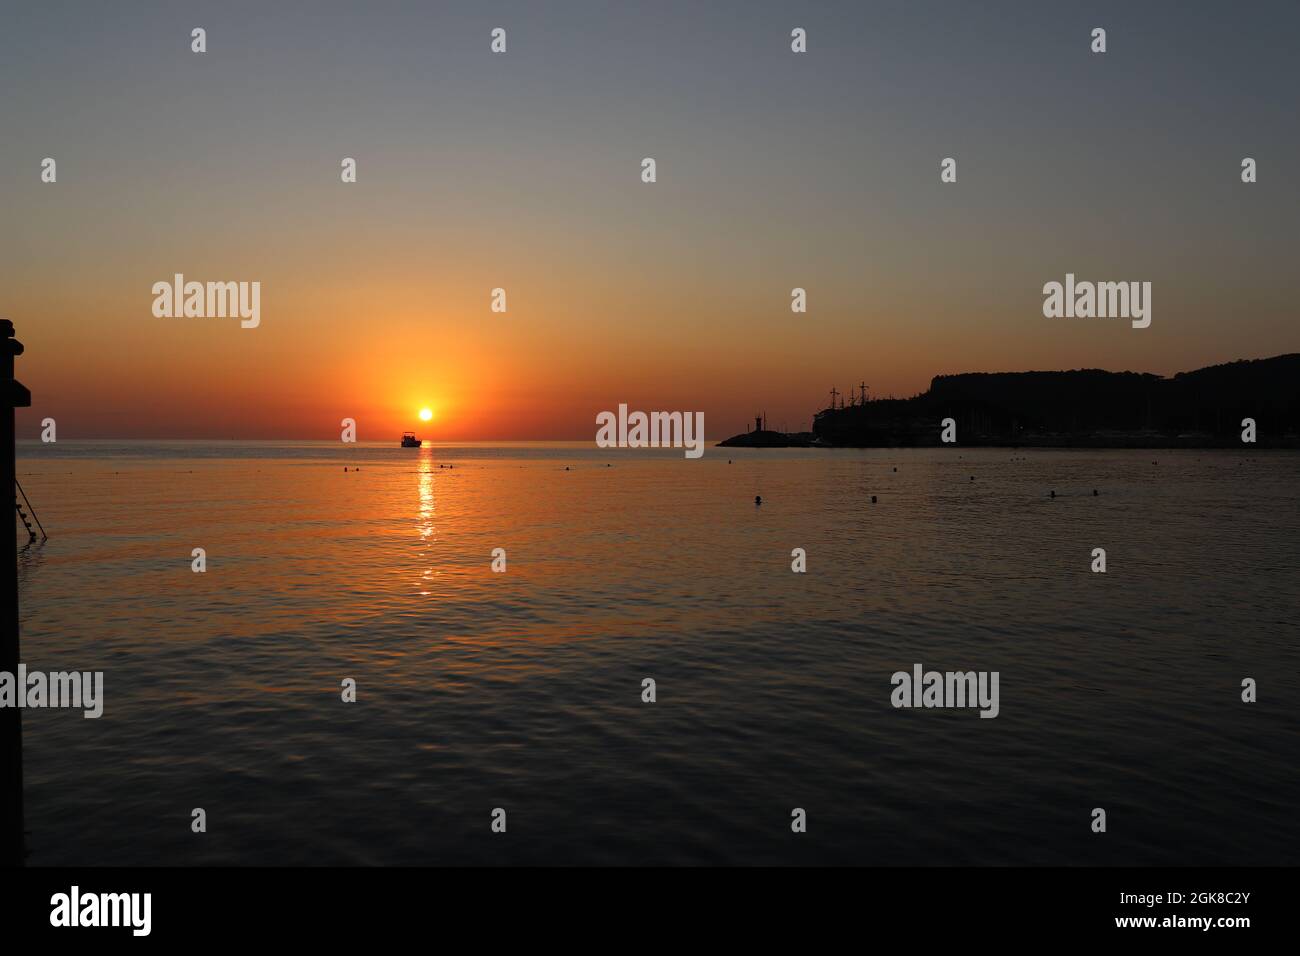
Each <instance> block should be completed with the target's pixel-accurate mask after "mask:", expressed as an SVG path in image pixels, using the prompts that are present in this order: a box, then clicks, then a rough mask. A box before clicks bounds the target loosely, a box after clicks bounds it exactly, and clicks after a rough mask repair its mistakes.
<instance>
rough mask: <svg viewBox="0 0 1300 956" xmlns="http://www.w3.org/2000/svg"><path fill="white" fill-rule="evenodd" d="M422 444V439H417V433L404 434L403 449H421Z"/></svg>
mask: <svg viewBox="0 0 1300 956" xmlns="http://www.w3.org/2000/svg"><path fill="white" fill-rule="evenodd" d="M421 444H422V443H421V441H420V439H418V438H416V437H415V432H402V447H403V448H419V447H420V445H421Z"/></svg>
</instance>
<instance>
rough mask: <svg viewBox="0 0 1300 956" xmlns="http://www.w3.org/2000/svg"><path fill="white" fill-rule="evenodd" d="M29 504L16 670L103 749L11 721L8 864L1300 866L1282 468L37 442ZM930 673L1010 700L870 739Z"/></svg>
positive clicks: (1293, 638) (42, 725) (1295, 498)
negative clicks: (59, 701) (22, 831)
mask: <svg viewBox="0 0 1300 956" xmlns="http://www.w3.org/2000/svg"><path fill="white" fill-rule="evenodd" d="M18 477H19V481H20V482H21V484H22V487H23V490H24V491H25V493H26V495H27V497H28V498H29V500H30V502H31V505H32V506H33V508H34V509H35V513H36V516H37V517H38V518H39V520H40V522H41V525H42V526H43V528H44V532H45V533H46V534H47V535H48V538H47V539H45V540H38V541H37V542H36V543H34V544H27V536H26V533H25V532H23V533H22V534H21V535H17V536H16V546H17V547H20V548H22V550H21V553H20V570H19V594H20V616H21V626H22V636H21V639H22V659H23V661H24V663H25V664H26V665H27V667H28V669H29V670H43V671H72V670H75V671H100V672H102V673H103V675H104V677H103V681H104V684H103V714H102V716H101V717H99V718H98V719H88V718H86V717H84V716H83V714H82V712H81V711H80V710H76V709H54V708H47V709H27V710H25V711H24V713H23V718H22V719H23V732H24V741H23V744H24V770H25V800H26V814H25V828H26V830H27V840H28V847H29V854H30V855H29V857H28V862H29V863H30V864H32V865H60V864H68V865H109V864H119V865H120V864H126V865H136V864H139V865H171V864H179V865H226V864H252V865H418V864H429V865H442V864H527V865H532V864H560V865H566V864H596V865H623V864H646V865H665V864H668V865H679V864H684V865H691V864H728V865H729V864H742V865H743V864H831V865H870V866H876V865H975V864H979V865H1016V864H1019V865H1075V864H1078V865H1134V866H1137V865H1156V864H1165V865H1207V864H1229V865H1233V864H1241V865H1258V864H1278V865H1295V864H1296V863H1298V862H1300V827H1298V826H1297V825H1296V816H1295V815H1296V812H1297V810H1296V807H1297V806H1298V805H1300V697H1298V694H1300V454H1297V453H1295V452H1287V451H1258V452H1256V451H1251V450H1241V451H1237V450H1231V451H1205V450H1197V451H1170V450H1160V451H1132V450H1125V451H1106V450H1041V449H1034V450H1025V449H979V450H971V449H966V450H963V449H958V448H954V449H933V448H931V449H914V450H900V449H875V450H828V449H772V450H758V449H728V448H719V447H709V448H708V449H707V450H706V452H705V454H704V456H703V457H702V458H700V459H698V460H691V459H687V458H686V457H685V456H684V455H683V454H682V452H681V450H680V449H678V450H654V451H650V450H621V449H597V448H594V447H593V446H592V445H591V443H584V444H528V443H523V444H496V445H487V444H485V445H441V444H436V443H427V442H426V444H425V445H424V446H423V447H422V448H420V449H402V448H399V447H396V443H391V444H382V445H381V444H366V443H360V444H355V445H343V444H341V443H337V442H333V443H327V442H319V443H313V442H265V443H234V442H225V443H222V442H215V443H185V442H134V443H128V442H91V441H84V442H78V441H59V442H58V443H57V444H48V445H47V444H42V443H40V442H20V443H19V450H18ZM1053 492H1054V493H1055V495H1054V496H1053ZM760 498H761V504H758V503H756V502H757V500H758V499H760ZM17 530H18V531H20V532H21V531H22V528H21V525H19V526H18V527H17ZM195 549H202V552H201V555H202V566H203V570H202V571H196V570H195V568H196V566H198V564H199V559H198V557H196V550H195ZM796 549H802V560H803V561H804V562H805V565H806V570H804V571H802V572H796V571H795V570H792V567H794V566H795V565H797V564H798V562H799V560H800V558H799V556H798V552H797V550H796ZM1096 549H1102V550H1103V551H1104V553H1105V568H1106V570H1105V572H1104V573H1103V572H1100V571H1096V570H1093V569H1094V567H1096V566H1097V558H1096ZM494 563H495V565H496V568H495V569H494ZM918 664H919V665H921V666H922V668H923V669H924V670H926V671H930V670H936V671H940V672H949V671H959V672H967V671H976V672H988V673H992V672H996V673H997V674H998V675H999V685H998V686H999V698H1000V699H999V706H998V714H997V716H996V717H995V718H991V719H990V718H985V717H981V716H980V711H979V710H978V709H975V708H971V707H951V708H943V707H935V708H925V707H920V708H917V707H896V706H894V702H893V701H892V700H891V697H892V694H893V691H894V689H895V685H894V683H893V675H894V674H896V673H898V672H908V673H911V672H912V670H913V668H914V666H915V665H918ZM647 681H653V685H651V684H648V683H647ZM1245 683H1251V684H1252V685H1253V687H1254V690H1253V693H1251V694H1245V691H1244V690H1243V687H1244V686H1245ZM349 686H351V687H352V688H354V694H355V700H345V697H348V696H351V692H349V691H348V687H349ZM651 687H652V688H653V698H654V699H653V700H652V701H651V700H648V699H647V697H648V696H650V694H649V688H651ZM1243 695H1245V696H1250V697H1254V699H1253V700H1251V701H1247V700H1243ZM1098 809H1101V810H1104V812H1105V816H1104V819H1105V829H1104V831H1101V832H1099V831H1098V829H1097V823H1096V821H1097V820H1098V816H1097V814H1096V812H1095V811H1096V810H1098ZM199 810H201V811H202V814H201V815H200V814H197V813H196V811H199ZM200 817H201V819H202V820H203V822H204V824H205V825H204V826H203V827H202V828H198V827H197V824H196V822H195V821H196V820H198V819H200ZM799 821H802V822H799ZM494 824H495V825H494ZM196 829H201V832H196Z"/></svg>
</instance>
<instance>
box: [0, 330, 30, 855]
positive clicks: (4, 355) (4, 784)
mask: <svg viewBox="0 0 1300 956" xmlns="http://www.w3.org/2000/svg"><path fill="white" fill-rule="evenodd" d="M22 354H23V345H22V343H21V342H19V341H18V340H17V339H15V338H14V325H13V323H12V322H10V321H9V320H8V319H0V487H3V488H4V489H5V494H7V495H10V496H12V495H13V493H14V479H15V477H16V475H15V463H14V451H15V447H14V409H15V408H26V407H28V406H29V405H31V403H32V396H31V393H30V392H28V391H27V389H26V388H24V387H23V385H22V384H21V383H20V382H18V381H15V379H14V358H15V357H16V356H19V355H22ZM6 507H7V506H6ZM15 513H16V512H15ZM0 561H2V562H3V564H0V671H3V672H7V673H8V674H10V675H12V677H11V679H12V680H15V681H16V680H17V679H18V662H19V659H20V658H19V651H18V549H17V547H15V548H14V550H13V551H10V550H9V545H7V544H5V545H0ZM14 690H15V692H16V693H18V694H25V693H26V692H27V688H25V687H17V686H15V688H14ZM15 703H16V701H15ZM22 714H23V712H22V711H21V710H19V709H18V708H17V707H0V811H2V813H3V815H2V816H0V865H3V866H21V865H22V862H23V857H24V856H25V853H24V848H23V723H22Z"/></svg>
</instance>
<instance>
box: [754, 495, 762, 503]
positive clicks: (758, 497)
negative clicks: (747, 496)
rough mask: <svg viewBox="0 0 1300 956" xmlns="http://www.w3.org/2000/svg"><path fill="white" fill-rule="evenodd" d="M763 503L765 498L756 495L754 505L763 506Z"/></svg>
mask: <svg viewBox="0 0 1300 956" xmlns="http://www.w3.org/2000/svg"><path fill="white" fill-rule="evenodd" d="M762 503H763V496H762V495H754V504H756V505H761V504H762Z"/></svg>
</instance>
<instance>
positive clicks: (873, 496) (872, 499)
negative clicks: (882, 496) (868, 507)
mask: <svg viewBox="0 0 1300 956" xmlns="http://www.w3.org/2000/svg"><path fill="white" fill-rule="evenodd" d="M871 503H872V504H873V505H874V504H875V503H876V496H875V495H872V496H871Z"/></svg>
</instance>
